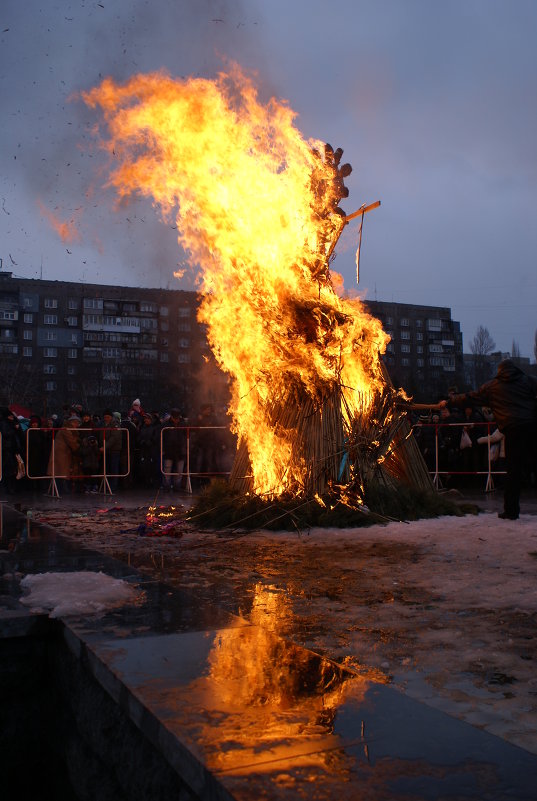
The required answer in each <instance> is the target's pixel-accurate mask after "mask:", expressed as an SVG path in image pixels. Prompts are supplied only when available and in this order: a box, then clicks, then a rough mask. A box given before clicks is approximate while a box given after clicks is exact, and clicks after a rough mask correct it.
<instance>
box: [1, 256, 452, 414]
mask: <svg viewBox="0 0 537 801" xmlns="http://www.w3.org/2000/svg"><path fill="white" fill-rule="evenodd" d="M198 301H199V298H198V295H197V294H196V293H195V292H185V291H182V290H169V289H150V288H142V287H116V286H105V285H101V284H85V283H74V282H68V281H50V280H40V279H29V278H17V277H14V276H13V274H12V273H10V272H4V271H0V403H1V404H4V405H7V404H11V403H14V402H16V403H19V404H20V405H22V406H25V407H27V408H30V409H31V410H32V411H34V412H37V413H40V414H42V415H44V414H49V413H51V412H53V411H59V410H61V407H62V406H63V404H65V403H81V404H82V405H83V406H84V407H85V408H88V409H89V410H91V411H96V412H99V411H102V409H103V408H104V407H106V406H113V407H114V409H115V410H117V411H122V412H124V411H127V410H128V409H129V407H130V405H131V403H132V401H133V400H134V399H135V398H140V400H141V401H142V404H143V405H144V407H146V408H149V409H156V410H163V409H166V408H170V406H179V407H180V408H181V409H182V410H183V413H184V414H185V416H193V415H195V414H196V412H197V410H198V409H199V408H200V407H201V405H203V404H204V403H212V404H214V405H215V406H222V405H225V404H226V403H227V399H228V388H227V378H226V376H225V375H224V374H223V373H222V372H221V371H220V370H218V368H217V367H216V365H215V363H214V359H213V357H212V355H211V353H210V349H209V347H208V344H207V339H206V334H205V330H204V328H203V326H201V325H200V323H199V322H198V321H197V307H198ZM365 305H366V306H367V307H368V309H369V311H370V313H371V314H372V315H374V316H375V317H377V318H378V319H380V320H381V322H382V324H383V327H384V329H385V330H386V331H387V332H388V333H389V334H390V336H391V342H390V344H389V345H388V348H387V352H386V355H385V363H386V366H387V368H388V372H389V374H390V376H391V378H392V381H393V383H394V384H396V385H397V386H402V387H403V388H404V389H405V390H406V391H407V392H408V393H409V394H410V395H412V396H413V397H414V398H415V399H416V400H423V401H425V402H427V401H432V400H436V399H437V398H439V397H444V396H445V394H446V391H447V388H448V387H449V386H451V385H453V384H457V385H459V386H462V384H463V383H464V371H463V356H462V334H461V332H460V325H459V323H458V322H455V321H454V320H452V319H451V310H450V309H448V308H439V307H435V306H416V305H410V304H403V303H386V302H383V301H367V302H366V304H365Z"/></svg>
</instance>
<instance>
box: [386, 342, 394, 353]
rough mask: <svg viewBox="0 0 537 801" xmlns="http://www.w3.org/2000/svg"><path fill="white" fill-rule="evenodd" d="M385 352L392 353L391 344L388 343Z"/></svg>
mask: <svg viewBox="0 0 537 801" xmlns="http://www.w3.org/2000/svg"><path fill="white" fill-rule="evenodd" d="M386 351H387V352H388V353H393V342H389V343H388V344H387V345H386Z"/></svg>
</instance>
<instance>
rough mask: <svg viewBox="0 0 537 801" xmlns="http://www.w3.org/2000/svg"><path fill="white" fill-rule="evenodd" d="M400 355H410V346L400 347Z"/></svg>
mask: <svg viewBox="0 0 537 801" xmlns="http://www.w3.org/2000/svg"><path fill="white" fill-rule="evenodd" d="M401 353H410V345H401Z"/></svg>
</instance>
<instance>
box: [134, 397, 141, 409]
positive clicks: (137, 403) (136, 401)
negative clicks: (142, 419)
mask: <svg viewBox="0 0 537 801" xmlns="http://www.w3.org/2000/svg"><path fill="white" fill-rule="evenodd" d="M132 405H133V406H138V407H140V406H141V405H142V404H141V403H140V399H139V398H136V400H133V402H132Z"/></svg>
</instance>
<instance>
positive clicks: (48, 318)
mask: <svg viewBox="0 0 537 801" xmlns="http://www.w3.org/2000/svg"><path fill="white" fill-rule="evenodd" d="M43 322H44V323H45V325H58V315H57V314H45V316H44V318H43Z"/></svg>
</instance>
